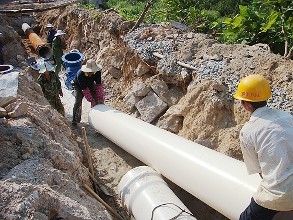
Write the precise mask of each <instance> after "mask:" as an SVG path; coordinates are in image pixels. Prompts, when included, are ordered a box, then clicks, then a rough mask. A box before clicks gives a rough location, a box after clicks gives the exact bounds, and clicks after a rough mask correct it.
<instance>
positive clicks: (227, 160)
mask: <svg viewBox="0 0 293 220" xmlns="http://www.w3.org/2000/svg"><path fill="white" fill-rule="evenodd" d="M89 122H90V124H91V126H92V127H94V128H95V129H96V130H97V131H99V132H100V133H101V134H102V135H104V136H105V137H107V138H108V139H110V140H111V141H113V142H114V143H115V144H117V145H118V146H120V147H121V148H123V149H124V150H126V151H127V152H128V153H130V154H132V155H133V156H134V157H136V158H138V159H139V160H141V161H142V162H144V163H145V164H146V165H148V166H150V167H152V168H154V169H155V170H157V171H158V172H159V173H161V174H162V175H163V176H165V177H166V178H168V179H169V180H171V181H172V182H174V183H175V184H177V185H178V186H180V187H181V188H183V189H184V190H186V191H187V192H189V193H190V194H192V195H194V196H195V197H197V198H198V199H200V200H202V201H203V202H204V203H206V204H208V205H209V206H211V207H212V208H214V209H215V210H217V211H218V212H220V213H222V214H223V215H225V216H226V217H228V218H230V219H238V218H239V215H240V213H241V212H242V211H243V210H244V209H245V208H246V207H247V206H248V204H249V202H250V199H251V197H252V195H253V193H254V192H255V191H256V189H257V187H258V185H259V183H260V177H259V176H258V175H250V176H249V175H248V174H247V172H246V168H245V164H244V163H243V162H241V161H238V160H236V159H233V158H231V157H228V156H226V155H224V154H221V153H219V152H216V151H214V150H211V149H209V148H207V147H204V146H202V145H199V144H197V143H194V142H192V141H189V140H187V139H184V138H182V137H180V136H178V135H175V134H172V133H170V132H168V131H165V130H163V129H160V128H158V127H156V126H153V125H151V124H148V123H146V122H143V121H141V120H139V119H137V118H134V117H132V116H130V115H127V114H125V113H122V112H120V111H118V110H115V109H113V108H111V107H108V106H105V105H96V106H95V107H93V108H92V110H91V111H90V112H89Z"/></svg>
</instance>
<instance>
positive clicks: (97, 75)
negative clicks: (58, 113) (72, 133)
mask: <svg viewBox="0 0 293 220" xmlns="http://www.w3.org/2000/svg"><path fill="white" fill-rule="evenodd" d="M72 83H73V87H74V89H75V91H76V95H75V103H74V107H73V119H72V125H77V123H79V122H80V119H81V110H82V99H83V97H85V98H86V100H87V101H89V102H90V103H91V106H92V107H93V106H95V105H97V104H103V103H104V96H105V94H104V89H103V85H102V79H101V68H100V67H99V66H98V65H97V64H96V62H95V61H94V60H92V59H89V60H88V61H87V62H86V65H83V66H82V67H81V69H80V70H79V71H78V72H77V74H76V76H75V78H74V80H73V82H72Z"/></svg>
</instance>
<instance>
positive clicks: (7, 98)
mask: <svg viewBox="0 0 293 220" xmlns="http://www.w3.org/2000/svg"><path fill="white" fill-rule="evenodd" d="M18 77H19V72H11V73H8V74H5V75H0V85H1V86H0V106H1V107H5V106H6V105H8V104H9V103H11V102H13V101H15V100H16V98H17V90H18Z"/></svg>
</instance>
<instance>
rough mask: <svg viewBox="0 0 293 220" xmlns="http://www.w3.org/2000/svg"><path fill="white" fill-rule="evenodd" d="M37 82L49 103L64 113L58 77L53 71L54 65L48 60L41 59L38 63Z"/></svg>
mask: <svg viewBox="0 0 293 220" xmlns="http://www.w3.org/2000/svg"><path fill="white" fill-rule="evenodd" d="M39 73H40V75H39V77H38V83H39V84H40V86H41V88H42V91H43V94H44V96H45V98H46V99H47V100H48V101H49V103H50V105H51V106H52V107H53V108H54V109H56V110H57V111H58V112H59V113H60V114H61V115H63V116H64V115H65V112H64V107H63V104H62V102H61V100H60V97H59V95H60V96H63V93H62V89H61V83H60V80H59V77H58V76H57V75H56V73H55V72H54V67H53V66H51V65H50V64H49V63H48V62H45V61H43V62H42V63H41V64H40V70H39Z"/></svg>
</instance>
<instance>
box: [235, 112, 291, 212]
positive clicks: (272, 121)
mask: <svg viewBox="0 0 293 220" xmlns="http://www.w3.org/2000/svg"><path fill="white" fill-rule="evenodd" d="M240 140H241V148H242V152H243V157H244V161H245V163H246V166H247V170H248V173H249V174H253V173H261V174H262V176H263V181H262V183H261V186H260V187H259V189H258V192H257V193H256V194H255V195H254V198H255V200H256V201H257V203H258V204H260V205H262V206H263V207H266V208H270V209H274V208H276V207H277V208H278V209H279V210H290V209H293V165H292V164H293V116H292V115H290V114H289V113H286V112H284V111H280V110H276V109H270V108H268V107H262V108H259V109H256V110H255V111H254V112H253V113H252V115H251V118H250V120H249V121H248V122H247V123H246V124H245V126H244V127H243V128H242V130H241V133H240ZM290 197H291V198H290ZM290 203H291V204H290Z"/></svg>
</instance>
